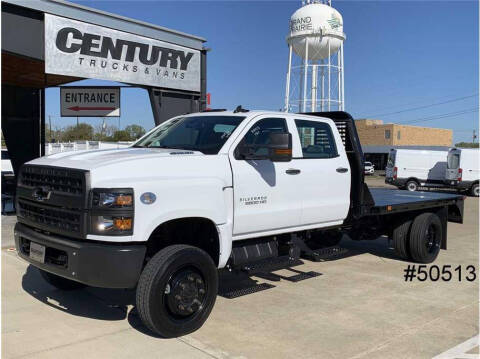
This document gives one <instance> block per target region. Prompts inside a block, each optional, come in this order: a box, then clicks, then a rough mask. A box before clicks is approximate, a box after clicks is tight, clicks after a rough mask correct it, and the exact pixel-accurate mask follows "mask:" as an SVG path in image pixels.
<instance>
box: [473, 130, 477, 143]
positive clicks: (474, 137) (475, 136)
mask: <svg viewBox="0 0 480 359" xmlns="http://www.w3.org/2000/svg"><path fill="white" fill-rule="evenodd" d="M476 138H477V134H476V133H475V129H474V130H473V135H472V143H475V140H476Z"/></svg>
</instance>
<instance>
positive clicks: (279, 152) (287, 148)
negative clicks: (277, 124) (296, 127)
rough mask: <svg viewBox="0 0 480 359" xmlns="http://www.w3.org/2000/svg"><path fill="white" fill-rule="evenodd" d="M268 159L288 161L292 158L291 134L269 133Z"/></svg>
mask: <svg viewBox="0 0 480 359" xmlns="http://www.w3.org/2000/svg"><path fill="white" fill-rule="evenodd" d="M269 140H270V141H269V142H270V144H269V145H268V149H269V156H268V157H269V159H270V161H272V162H290V161H291V160H292V134H291V133H289V132H272V133H270V135H269Z"/></svg>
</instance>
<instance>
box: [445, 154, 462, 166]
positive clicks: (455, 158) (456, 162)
mask: <svg viewBox="0 0 480 359" xmlns="http://www.w3.org/2000/svg"><path fill="white" fill-rule="evenodd" d="M459 166H460V155H459V154H458V153H450V154H449V155H448V158H447V168H449V169H457V168H458V167H459Z"/></svg>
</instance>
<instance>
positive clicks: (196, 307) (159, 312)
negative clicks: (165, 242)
mask: <svg viewBox="0 0 480 359" xmlns="http://www.w3.org/2000/svg"><path fill="white" fill-rule="evenodd" d="M192 278H193V280H192ZM217 292H218V272H217V268H216V266H215V264H214V263H213V260H212V258H211V257H210V256H209V255H208V254H207V253H206V252H205V251H203V250H201V249H200V248H196V247H192V246H187V245H180V244H177V245H172V246H169V247H166V248H164V249H162V250H161V251H159V252H158V253H157V254H155V255H154V256H153V257H152V259H150V261H149V262H148V263H147V265H146V266H145V268H144V269H143V272H142V274H141V275H140V279H139V281H138V286H137V294H136V303H137V311H138V314H139V316H140V319H141V320H142V322H143V324H144V325H145V326H146V327H147V328H149V329H150V330H151V331H153V332H154V333H156V334H158V335H160V336H162V337H165V338H173V337H179V336H182V335H186V334H189V333H192V332H194V331H195V330H197V329H198V328H200V327H201V326H202V325H203V323H204V322H205V321H206V320H207V318H208V316H209V315H210V312H211V311H212V309H213V306H214V304H215V300H216V298H217ZM190 310H191V311H190Z"/></svg>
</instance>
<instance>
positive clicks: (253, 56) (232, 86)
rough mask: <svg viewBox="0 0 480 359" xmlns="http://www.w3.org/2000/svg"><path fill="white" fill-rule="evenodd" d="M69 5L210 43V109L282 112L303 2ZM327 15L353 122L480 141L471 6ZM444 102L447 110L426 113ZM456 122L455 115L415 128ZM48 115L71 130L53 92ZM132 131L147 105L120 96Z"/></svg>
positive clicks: (418, 5)
mask: <svg viewBox="0 0 480 359" xmlns="http://www.w3.org/2000/svg"><path fill="white" fill-rule="evenodd" d="M75 2H77V3H80V4H82V5H86V6H90V7H93V8H97V9H101V10H105V11H109V12H113V13H117V14H120V15H124V16H128V17H131V18H136V19H140V20H143V21H147V22H151V23H154V24H157V25H161V26H165V27H169V28H172V29H175V30H179V31H183V32H187V33H192V34H194V35H198V36H202V37H204V38H206V39H207V40H208V42H207V43H206V44H205V46H207V47H209V48H211V49H212V51H211V52H209V54H208V72H207V84H208V85H207V86H208V92H210V93H211V94H212V105H211V107H216V108H234V107H236V106H237V105H238V104H242V105H243V107H245V108H251V109H270V110H278V109H280V108H281V107H282V106H283V100H284V95H285V94H284V91H285V73H286V66H287V55H288V48H287V45H286V42H285V37H286V35H287V31H288V21H289V18H290V16H291V15H292V13H293V12H294V11H295V10H296V9H297V8H299V7H300V6H301V1H75ZM333 6H334V7H335V8H336V9H337V10H338V11H340V13H341V14H342V15H343V19H344V32H345V33H346V35H347V40H346V42H345V47H344V52H345V98H346V110H347V111H348V112H350V113H351V114H352V115H353V116H354V117H355V118H360V117H365V116H370V117H374V118H379V119H382V120H384V121H385V122H395V123H405V122H409V121H410V122H411V124H414V125H418V126H431V127H441V128H453V129H454V142H459V141H471V135H472V130H473V129H475V130H476V131H477V134H478V111H477V112H470V113H463V114H462V112H465V111H469V110H472V109H475V108H477V109H478V78H479V73H478V53H479V43H478V42H479V39H478V2H477V1H451V2H449V1H353V0H352V1H341V0H337V1H335V0H333ZM81 83H85V84H103V83H104V84H109V85H110V84H111V83H109V82H103V81H92V80H87V81H82V82H81ZM459 98H463V99H461V100H458V101H457V99H459ZM452 100H454V101H452ZM442 102H447V103H445V104H440V105H435V106H429V105H431V104H438V103H442ZM425 106H429V107H425ZM418 107H422V108H420V109H416V110H413V111H405V110H408V109H411V108H418ZM394 112H399V113H394ZM454 113H460V114H458V115H455V116H449V117H444V118H441V119H433V120H429V121H417V120H421V119H425V118H430V117H438V116H440V115H445V114H447V115H448V114H454ZM46 114H47V115H52V123H53V126H63V125H70V124H73V123H75V122H76V119H74V118H63V119H61V118H60V117H59V98H58V89H49V90H48V91H47V101H46ZM437 115H438V116H437ZM80 120H81V121H82V122H90V123H92V124H97V123H99V122H100V120H98V119H83V118H82V119H80ZM110 121H112V123H113V124H118V120H117V119H112V120H110ZM131 123H139V124H141V125H142V126H144V127H145V128H146V129H149V128H151V127H153V117H152V113H151V108H150V103H149V100H148V96H147V94H146V92H144V91H143V90H139V89H122V117H121V127H124V126H125V125H128V124H131Z"/></svg>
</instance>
